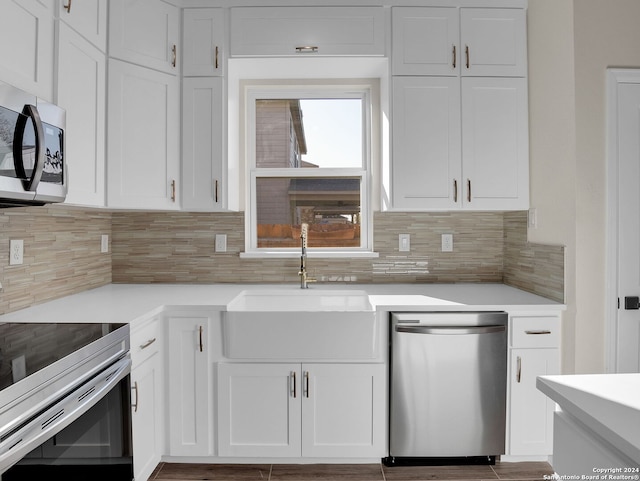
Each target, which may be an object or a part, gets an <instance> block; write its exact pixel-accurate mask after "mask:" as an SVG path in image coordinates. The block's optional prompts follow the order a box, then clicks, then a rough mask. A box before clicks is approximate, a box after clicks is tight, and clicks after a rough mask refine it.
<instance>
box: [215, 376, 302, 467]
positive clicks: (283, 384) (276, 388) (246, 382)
mask: <svg viewBox="0 0 640 481" xmlns="http://www.w3.org/2000/svg"><path fill="white" fill-rule="evenodd" d="M301 396H302V390H301V379H300V365H299V364H220V365H219V366H218V423H219V427H218V453H219V455H220V456H273V457H293V456H295V457H298V456H300V432H301V426H300V425H301V402H300V398H301Z"/></svg>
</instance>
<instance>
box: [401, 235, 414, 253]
mask: <svg viewBox="0 0 640 481" xmlns="http://www.w3.org/2000/svg"><path fill="white" fill-rule="evenodd" d="M398 250H399V251H400V252H409V251H410V250H411V234H398Z"/></svg>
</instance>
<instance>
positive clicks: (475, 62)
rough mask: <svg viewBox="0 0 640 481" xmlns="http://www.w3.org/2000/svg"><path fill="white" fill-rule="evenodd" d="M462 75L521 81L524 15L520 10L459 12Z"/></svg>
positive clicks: (524, 58)
mask: <svg viewBox="0 0 640 481" xmlns="http://www.w3.org/2000/svg"><path fill="white" fill-rule="evenodd" d="M460 48H461V50H463V51H462V52H461V54H462V58H461V60H462V61H461V63H460V69H461V72H462V75H469V76H475V77H491V76H497V77H525V76H526V75H527V15H526V11H525V10H524V9H521V8H461V9H460Z"/></svg>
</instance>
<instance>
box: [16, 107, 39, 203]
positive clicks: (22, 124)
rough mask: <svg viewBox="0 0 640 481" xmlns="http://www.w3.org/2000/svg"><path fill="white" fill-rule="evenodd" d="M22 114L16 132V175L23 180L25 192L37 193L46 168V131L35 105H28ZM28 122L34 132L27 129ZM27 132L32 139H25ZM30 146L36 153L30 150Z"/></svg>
mask: <svg viewBox="0 0 640 481" xmlns="http://www.w3.org/2000/svg"><path fill="white" fill-rule="evenodd" d="M22 114H23V115H21V116H20V117H18V121H17V122H16V130H15V132H14V138H13V160H14V162H15V169H16V174H17V175H18V177H19V178H20V179H22V185H23V187H24V190H26V191H28V192H35V191H36V189H37V187H38V183H39V182H40V178H41V177H42V170H43V168H44V130H43V128H42V121H41V120H40V114H39V113H38V109H37V108H36V107H35V106H34V105H29V104H26V105H25V106H24V108H23V109H22ZM28 120H30V121H31V125H32V127H33V130H31V129H29V130H28V129H27V121H28ZM27 132H28V133H29V134H33V138H32V139H26V138H25V133H27ZM30 145H32V146H33V147H32V148H33V149H35V151H31V149H30V148H28V146H30ZM25 154H26V155H25ZM25 160H26V162H25Z"/></svg>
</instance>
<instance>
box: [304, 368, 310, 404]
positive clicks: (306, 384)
mask: <svg viewBox="0 0 640 481" xmlns="http://www.w3.org/2000/svg"><path fill="white" fill-rule="evenodd" d="M304 384H305V388H304V394H305V397H306V398H308V397H309V371H305V372H304Z"/></svg>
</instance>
